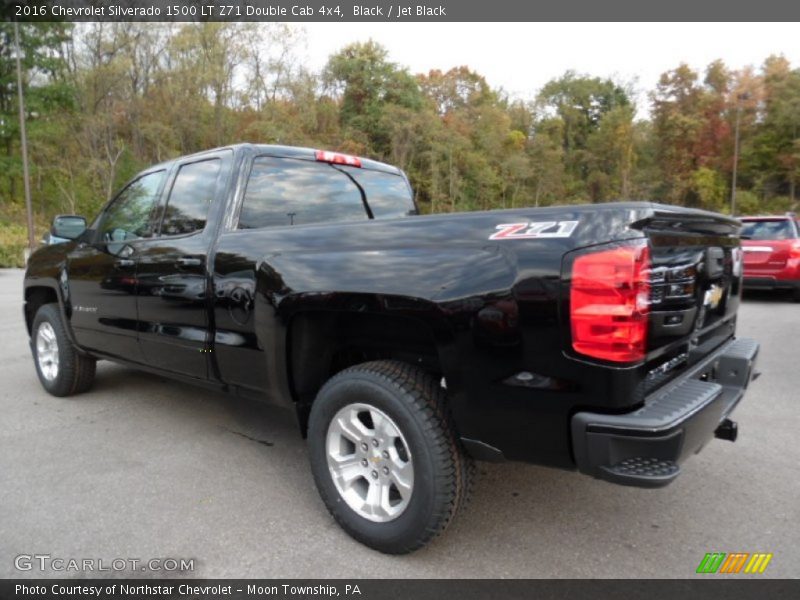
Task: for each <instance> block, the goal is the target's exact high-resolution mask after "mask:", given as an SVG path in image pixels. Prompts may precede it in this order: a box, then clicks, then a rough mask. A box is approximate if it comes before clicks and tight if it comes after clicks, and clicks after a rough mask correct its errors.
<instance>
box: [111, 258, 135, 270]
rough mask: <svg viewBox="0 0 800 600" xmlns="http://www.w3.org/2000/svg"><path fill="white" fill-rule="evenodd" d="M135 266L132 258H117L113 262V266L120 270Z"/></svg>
mask: <svg viewBox="0 0 800 600" xmlns="http://www.w3.org/2000/svg"><path fill="white" fill-rule="evenodd" d="M134 265H136V261H135V260H133V259H132V258H118V259H117V260H115V261H114V266H116V267H119V268H121V269H128V268H130V267H133V266H134Z"/></svg>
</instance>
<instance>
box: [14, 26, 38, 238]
mask: <svg viewBox="0 0 800 600" xmlns="http://www.w3.org/2000/svg"><path fill="white" fill-rule="evenodd" d="M14 45H15V48H14V55H15V56H16V59H17V94H18V97H19V133H20V138H21V141H22V179H23V182H24V185H25V210H26V212H27V216H28V250H29V251H30V252H33V248H34V246H35V245H36V240H35V236H34V234H33V207H32V206H31V183H30V175H29V173H28V135H27V133H26V132H25V99H24V97H23V94H22V62H21V60H20V59H21V56H22V47H21V46H20V44H19V23H17V21H16V20H14Z"/></svg>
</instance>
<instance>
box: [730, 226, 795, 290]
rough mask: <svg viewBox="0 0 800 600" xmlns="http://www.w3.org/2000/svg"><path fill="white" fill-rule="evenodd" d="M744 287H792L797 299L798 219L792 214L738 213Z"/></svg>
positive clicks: (771, 288)
mask: <svg viewBox="0 0 800 600" xmlns="http://www.w3.org/2000/svg"><path fill="white" fill-rule="evenodd" d="M740 220H741V222H742V231H741V237H742V250H743V251H744V287H745V289H770V290H775V289H785V290H792V293H793V294H794V299H795V300H796V301H798V302H800V222H799V221H798V220H797V217H795V216H794V215H787V216H783V217H774V216H773V217H742V218H741V219H740Z"/></svg>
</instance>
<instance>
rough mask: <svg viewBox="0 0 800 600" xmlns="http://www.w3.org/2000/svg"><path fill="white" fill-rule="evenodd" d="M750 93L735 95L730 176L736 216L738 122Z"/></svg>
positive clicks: (732, 211) (732, 208) (733, 213)
mask: <svg viewBox="0 0 800 600" xmlns="http://www.w3.org/2000/svg"><path fill="white" fill-rule="evenodd" d="M749 97H750V94H748V93H747V92H744V93H742V94H738V95H737V96H736V100H737V103H736V131H735V133H734V137H733V175H732V176H731V216H732V217H735V216H736V170H737V169H738V167H739V123H740V122H741V120H742V102H743V101H744V100H747V99H748V98H749Z"/></svg>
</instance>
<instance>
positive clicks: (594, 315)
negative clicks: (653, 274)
mask: <svg viewBox="0 0 800 600" xmlns="http://www.w3.org/2000/svg"><path fill="white" fill-rule="evenodd" d="M649 312H650V252H649V250H648V247H647V242H645V241H642V242H641V243H638V244H634V245H624V246H617V247H616V248H610V249H606V250H599V251H595V252H590V253H589V254H584V255H582V256H579V257H578V258H576V259H575V262H574V263H573V267H572V284H571V289H570V322H571V325H572V347H573V349H574V350H575V351H576V352H578V353H580V354H583V355H585V356H591V357H592V358H599V359H601V360H608V361H613V362H635V361H639V360H642V359H644V357H645V353H646V345H647V316H648V313H649Z"/></svg>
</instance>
